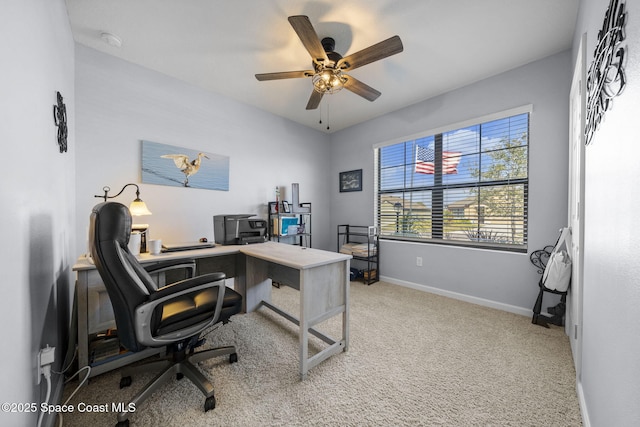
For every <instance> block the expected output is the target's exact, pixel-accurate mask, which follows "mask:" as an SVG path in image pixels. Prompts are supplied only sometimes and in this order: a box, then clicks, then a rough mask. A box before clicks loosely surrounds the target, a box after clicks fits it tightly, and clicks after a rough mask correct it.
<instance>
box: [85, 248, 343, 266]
mask: <svg viewBox="0 0 640 427" xmlns="http://www.w3.org/2000/svg"><path fill="white" fill-rule="evenodd" d="M237 253H243V254H245V255H248V256H252V257H254V258H259V259H263V260H265V261H271V262H276V263H278V264H280V265H285V266H287V267H292V268H297V269H302V270H304V269H308V268H313V267H318V266H321V265H326V264H331V263H333V262H337V261H342V260H346V259H351V258H352V257H351V255H346V254H341V253H337V252H329V251H323V250H319V249H312V248H305V247H302V246H295V245H289V244H286V243H278V242H265V243H253V244H250V245H226V246H225V245H216V246H214V247H213V248H206V249H192V250H187V251H175V252H162V253H160V254H158V255H151V254H149V253H144V254H140V255H138V256H136V258H138V260H139V261H140V263H142V264H144V263H148V262H155V261H167V260H174V259H182V258H208V257H212V256H220V255H231V254H237ZM94 268H96V267H95V265H94V264H93V262H91V261H90V260H89V258H88V257H86V256H81V257H80V258H78V261H77V262H76V264H75V265H74V266H73V271H81V270H89V269H94Z"/></svg>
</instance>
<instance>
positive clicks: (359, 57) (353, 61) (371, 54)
mask: <svg viewBox="0 0 640 427" xmlns="http://www.w3.org/2000/svg"><path fill="white" fill-rule="evenodd" d="M403 49H404V47H403V46H402V40H400V37H398V36H393V37H391V38H388V39H387V40H384V41H381V42H380V43H376V44H374V45H372V46H369V47H368V48H366V49H362V50H361V51H358V52H356V53H353V54H351V55H348V56H345V57H344V58H342V59H341V60H339V61H338V64H337V65H336V68H340V69H342V70H353V69H356V68H358V67H362V66H363V65H367V64H370V63H372V62H374V61H378V60H380V59H383V58H386V57H388V56H391V55H395V54H396V53H400V52H402V50H403Z"/></svg>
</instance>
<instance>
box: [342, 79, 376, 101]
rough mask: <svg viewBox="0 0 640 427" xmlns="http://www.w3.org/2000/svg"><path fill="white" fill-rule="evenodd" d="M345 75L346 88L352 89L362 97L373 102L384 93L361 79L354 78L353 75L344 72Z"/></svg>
mask: <svg viewBox="0 0 640 427" xmlns="http://www.w3.org/2000/svg"><path fill="white" fill-rule="evenodd" d="M343 76H344V77H345V79H346V82H345V84H344V88H345V89H348V90H350V91H351V92H353V93H355V94H356V95H360V96H361V97H363V98H365V99H368V100H369V101H371V102H373V101H375V100H376V99H378V97H379V96H380V95H382V93H381V92H378V91H377V90H375V89H374V88H372V87H371V86H369V85H366V84H364V83H362V82H361V81H360V80H357V79H354V78H353V77H351V76H348V75H346V74H343Z"/></svg>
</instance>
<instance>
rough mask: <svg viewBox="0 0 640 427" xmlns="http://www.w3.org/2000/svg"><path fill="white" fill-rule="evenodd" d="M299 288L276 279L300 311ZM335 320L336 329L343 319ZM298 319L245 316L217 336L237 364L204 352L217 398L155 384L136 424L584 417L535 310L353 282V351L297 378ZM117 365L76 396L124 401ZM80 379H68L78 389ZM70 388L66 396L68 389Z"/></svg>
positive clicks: (561, 341)
mask: <svg viewBox="0 0 640 427" xmlns="http://www.w3.org/2000/svg"><path fill="white" fill-rule="evenodd" d="M297 298H298V293H297V292H296V291H294V290H292V289H289V288H281V289H275V288H274V289H273V299H274V302H275V303H276V304H277V305H280V306H282V307H283V308H286V309H287V310H288V311H290V312H292V313H294V312H296V307H297ZM323 326H324V330H325V331H329V332H332V331H333V332H334V336H338V333H337V330H338V327H339V326H338V322H337V321H332V320H330V321H328V322H326V324H325V325H323ZM296 333H297V328H296V327H295V326H294V325H292V324H290V323H289V322H287V321H285V320H283V319H281V318H279V317H278V316H277V315H275V314H274V313H272V312H271V311H270V310H268V309H265V308H262V309H260V310H259V311H258V312H255V313H251V314H247V315H239V316H235V317H234V318H233V321H232V322H231V323H230V324H228V325H225V326H223V327H221V328H220V329H217V330H215V331H213V332H212V333H210V334H209V335H208V338H209V339H208V342H207V346H209V345H226V344H230V343H233V344H235V345H236V347H237V350H238V357H239V360H238V363H235V364H231V365H230V364H229V363H228V361H227V360H226V359H223V358H221V359H217V360H212V361H207V362H203V363H201V364H200V367H201V369H202V370H203V372H204V373H205V374H206V376H207V377H209V378H210V379H211V380H212V382H213V384H214V387H215V390H216V400H217V406H216V408H215V409H214V410H212V411H209V412H206V413H205V412H203V404H204V398H203V396H202V394H201V393H200V391H199V390H198V389H197V388H196V387H195V386H194V385H193V384H191V383H190V382H189V381H188V380H182V381H179V382H178V381H175V382H172V383H170V384H168V385H167V386H165V388H164V389H162V390H161V391H160V392H158V393H156V394H155V395H154V396H153V397H152V398H151V399H150V400H148V401H147V402H145V403H144V404H143V405H141V406H140V407H139V408H138V411H137V412H136V413H134V414H133V415H132V416H131V417H130V422H131V425H132V426H183V425H184V426H186V425H188V426H562V427H566V426H580V425H582V423H581V418H580V410H579V406H578V399H577V396H576V391H575V370H574V367H573V364H572V359H571V353H570V349H569V341H568V338H567V336H566V335H565V334H564V332H563V329H562V328H559V327H553V326H552V327H551V329H545V328H542V327H540V326H536V325H532V324H531V321H530V318H527V317H523V316H518V315H515V314H511V313H506V312H502V311H498V310H494V309H490V308H485V307H481V306H477V305H473V304H469V303H465V302H461V301H457V300H452V299H448V298H445V297H441V296H437V295H433V294H429V293H424V292H419V291H416V290H412V289H408V288H403V287H399V286H394V285H390V284H386V283H383V282H379V283H375V284H373V285H371V286H365V285H363V284H362V283H360V282H352V284H351V328H350V334H351V342H350V348H349V351H348V352H346V353H341V354H339V355H336V356H334V357H331V358H330V359H328V360H327V361H325V362H323V363H322V364H320V365H319V366H317V367H315V368H314V369H312V370H311V371H310V372H309V375H308V378H307V380H305V381H304V382H300V381H299V378H298V374H297V372H298V359H297V357H298V349H297V344H298V341H297V335H296ZM151 376H152V375H151V374H144V375H141V376H140V377H139V378H134V382H133V384H132V386H131V387H129V388H127V389H124V390H120V389H119V388H118V385H119V379H120V377H119V374H118V372H111V373H107V374H103V375H101V376H98V377H96V378H92V379H91V380H90V382H89V384H88V385H86V386H85V387H84V388H83V389H82V390H81V391H80V392H79V393H78V394H77V395H76V396H75V397H74V398H73V400H72V402H71V403H74V404H76V405H77V404H78V403H79V402H83V403H89V404H108V405H109V406H110V405H111V402H121V401H126V400H127V399H128V398H130V397H131V396H132V395H133V394H134V393H135V392H136V390H137V389H138V387H140V386H142V385H143V384H144V383H145V382H146V381H147V380H149V379H150V378H151ZM76 385H77V383H76V382H72V383H70V384H69V385H67V387H66V389H65V396H67V395H69V394H70V393H71V391H72V389H73V388H74V387H75V386H76ZM65 399H66V397H65ZM115 423H116V414H114V413H77V412H76V413H73V414H66V415H65V416H64V425H65V426H83V427H85V426H94V427H97V426H109V425H115Z"/></svg>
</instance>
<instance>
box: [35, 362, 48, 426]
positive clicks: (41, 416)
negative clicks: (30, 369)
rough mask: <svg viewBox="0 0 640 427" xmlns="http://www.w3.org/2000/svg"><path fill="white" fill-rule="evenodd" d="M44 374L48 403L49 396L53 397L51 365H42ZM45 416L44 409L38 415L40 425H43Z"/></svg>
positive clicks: (46, 400)
mask: <svg viewBox="0 0 640 427" xmlns="http://www.w3.org/2000/svg"><path fill="white" fill-rule="evenodd" d="M42 375H44V379H45V380H46V381H47V395H46V397H45V400H44V401H45V402H47V404H48V403H49V397H51V365H45V366H43V367H42ZM43 418H44V411H40V415H38V427H40V426H41V425H42V419H43Z"/></svg>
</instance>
